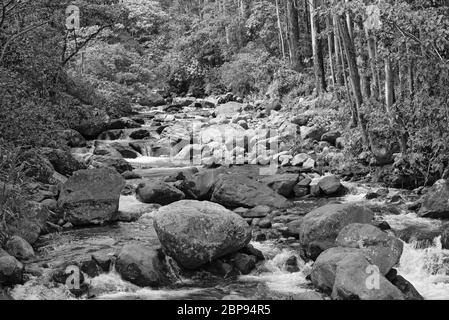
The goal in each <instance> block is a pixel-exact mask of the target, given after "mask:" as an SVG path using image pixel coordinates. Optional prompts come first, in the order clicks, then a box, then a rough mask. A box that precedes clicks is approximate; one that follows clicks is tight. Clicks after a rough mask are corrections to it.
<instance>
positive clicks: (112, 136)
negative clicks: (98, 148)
mask: <svg viewBox="0 0 449 320" xmlns="http://www.w3.org/2000/svg"><path fill="white" fill-rule="evenodd" d="M122 136H123V130H121V129H119V130H108V131H105V132H102V133H101V134H100V135H99V136H98V138H97V139H98V140H102V141H113V140H119V139H120V138H121V137H122Z"/></svg>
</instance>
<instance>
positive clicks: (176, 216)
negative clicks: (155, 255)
mask: <svg viewBox="0 0 449 320" xmlns="http://www.w3.org/2000/svg"><path fill="white" fill-rule="evenodd" d="M154 227H155V229H156V232H157V235H158V237H159V240H160V242H161V244H162V246H163V248H164V250H165V252H166V253H167V254H169V255H170V256H172V257H173V258H174V259H175V260H176V261H177V262H178V263H179V264H180V265H181V266H182V267H184V268H186V269H195V268H198V267H199V266H201V265H203V264H206V263H207V262H210V261H212V260H214V259H217V258H220V257H223V256H225V255H228V254H231V253H233V252H237V251H239V250H240V249H242V248H244V247H245V246H246V245H247V244H248V243H249V241H250V240H251V232H250V230H249V227H248V224H247V223H246V221H245V220H244V219H243V218H241V217H240V216H239V215H237V214H235V213H233V212H232V211H230V210H227V209H226V208H224V207H222V206H221V205H219V204H216V203H211V202H207V201H203V202H200V201H195V200H182V201H178V202H175V203H172V204H170V205H168V206H165V207H162V208H160V209H159V210H158V211H157V212H156V214H155V217H154Z"/></svg>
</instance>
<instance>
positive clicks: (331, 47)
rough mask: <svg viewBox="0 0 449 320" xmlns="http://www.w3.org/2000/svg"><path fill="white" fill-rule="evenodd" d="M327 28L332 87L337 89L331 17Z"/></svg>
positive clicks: (328, 19)
mask: <svg viewBox="0 0 449 320" xmlns="http://www.w3.org/2000/svg"><path fill="white" fill-rule="evenodd" d="M326 27H327V30H328V35H327V46H328V51H329V68H330V71H331V77H332V85H333V86H334V87H335V67H334V58H333V56H332V49H333V47H334V44H333V37H334V35H333V32H332V24H331V17H330V16H328V17H326Z"/></svg>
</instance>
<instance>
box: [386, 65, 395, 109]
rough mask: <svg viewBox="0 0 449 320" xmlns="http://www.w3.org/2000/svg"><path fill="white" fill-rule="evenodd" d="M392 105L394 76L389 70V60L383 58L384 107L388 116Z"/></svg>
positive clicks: (390, 69)
mask: <svg viewBox="0 0 449 320" xmlns="http://www.w3.org/2000/svg"><path fill="white" fill-rule="evenodd" d="M393 103H394V75H393V71H392V68H391V60H390V58H385V106H386V109H387V112H388V114H391V107H392V106H393Z"/></svg>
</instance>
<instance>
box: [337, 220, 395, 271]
mask: <svg viewBox="0 0 449 320" xmlns="http://www.w3.org/2000/svg"><path fill="white" fill-rule="evenodd" d="M335 242H336V244H337V245H338V246H340V247H348V248H359V249H360V250H361V252H362V253H363V254H364V256H365V257H366V258H367V259H368V260H369V261H371V262H372V263H374V264H375V265H377V266H378V267H379V269H380V272H381V273H382V274H384V275H386V274H387V273H388V272H389V271H390V270H391V268H393V267H394V266H396V265H397V264H398V263H399V260H400V259H401V255H402V250H403V243H402V242H401V241H400V240H399V239H397V238H396V237H393V236H391V235H389V234H387V233H385V232H383V231H381V230H380V229H378V228H376V227H375V226H373V225H369V224H360V223H354V224H350V225H347V226H346V227H344V228H343V229H342V230H341V231H340V233H339V234H338V237H337V239H336V240H335Z"/></svg>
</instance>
